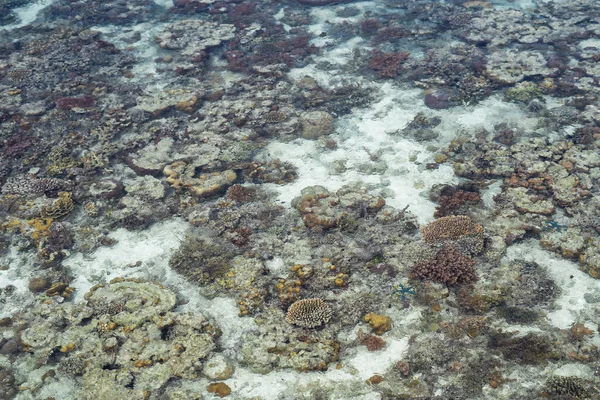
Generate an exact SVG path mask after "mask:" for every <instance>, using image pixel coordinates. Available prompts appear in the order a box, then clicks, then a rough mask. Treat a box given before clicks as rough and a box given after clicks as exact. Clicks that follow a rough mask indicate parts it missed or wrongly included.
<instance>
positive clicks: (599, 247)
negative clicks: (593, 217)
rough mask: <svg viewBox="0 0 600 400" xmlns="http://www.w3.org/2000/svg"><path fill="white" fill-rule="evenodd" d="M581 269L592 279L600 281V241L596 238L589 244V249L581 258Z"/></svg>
mask: <svg viewBox="0 0 600 400" xmlns="http://www.w3.org/2000/svg"><path fill="white" fill-rule="evenodd" d="M579 261H581V269H582V270H584V271H585V272H587V273H588V274H589V275H590V276H591V277H592V278H596V279H600V239H598V238H595V239H593V240H590V241H589V243H587V248H586V249H585V251H584V252H583V254H581V255H580V256H579Z"/></svg>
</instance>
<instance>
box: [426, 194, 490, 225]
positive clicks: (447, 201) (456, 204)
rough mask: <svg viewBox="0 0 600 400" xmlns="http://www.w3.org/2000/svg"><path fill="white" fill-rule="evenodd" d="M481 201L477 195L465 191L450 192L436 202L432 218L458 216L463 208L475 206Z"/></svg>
mask: <svg viewBox="0 0 600 400" xmlns="http://www.w3.org/2000/svg"><path fill="white" fill-rule="evenodd" d="M480 200H481V197H480V196H479V193H477V192H473V191H467V190H462V189H458V190H450V191H449V193H447V194H442V195H441V196H440V198H439V200H438V206H437V207H436V209H435V213H434V214H433V216H434V217H436V218H440V217H446V216H448V215H453V214H458V212H457V211H460V209H461V208H464V207H463V206H467V205H473V204H477V203H478V202H479V201H480Z"/></svg>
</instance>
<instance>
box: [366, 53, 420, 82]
mask: <svg viewBox="0 0 600 400" xmlns="http://www.w3.org/2000/svg"><path fill="white" fill-rule="evenodd" d="M409 55H410V54H409V53H407V52H401V53H383V52H381V51H375V52H374V53H373V57H371V59H370V60H369V68H371V69H372V70H374V71H375V74H376V75H377V78H379V79H390V78H395V77H396V76H398V74H399V73H400V69H401V68H402V64H404V63H405V62H406V60H407V59H408V57H409Z"/></svg>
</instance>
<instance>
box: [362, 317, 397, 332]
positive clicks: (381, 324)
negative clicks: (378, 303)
mask: <svg viewBox="0 0 600 400" xmlns="http://www.w3.org/2000/svg"><path fill="white" fill-rule="evenodd" d="M364 321H365V322H368V323H369V325H370V326H371V329H372V330H373V332H374V333H375V334H377V335H383V334H384V333H385V332H387V331H389V330H390V329H392V319H391V318H390V317H387V316H385V315H379V314H375V313H368V314H367V315H365V318H364Z"/></svg>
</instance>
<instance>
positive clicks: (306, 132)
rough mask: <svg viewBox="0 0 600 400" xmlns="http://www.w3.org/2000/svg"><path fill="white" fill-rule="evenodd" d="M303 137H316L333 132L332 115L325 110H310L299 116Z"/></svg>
mask: <svg viewBox="0 0 600 400" xmlns="http://www.w3.org/2000/svg"><path fill="white" fill-rule="evenodd" d="M300 123H301V125H302V131H301V133H300V136H302V137H303V138H304V139H317V138H319V137H321V136H323V135H328V134H330V133H331V132H333V117H332V116H331V114H329V113H327V112H325V111H310V112H307V113H304V114H302V115H301V116H300Z"/></svg>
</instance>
